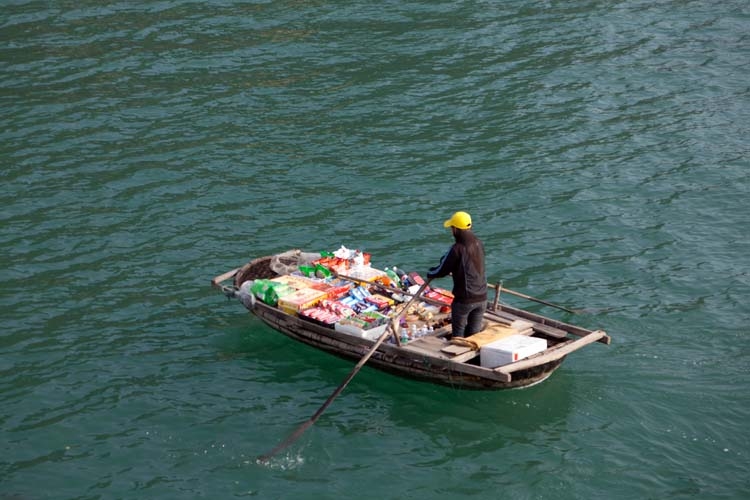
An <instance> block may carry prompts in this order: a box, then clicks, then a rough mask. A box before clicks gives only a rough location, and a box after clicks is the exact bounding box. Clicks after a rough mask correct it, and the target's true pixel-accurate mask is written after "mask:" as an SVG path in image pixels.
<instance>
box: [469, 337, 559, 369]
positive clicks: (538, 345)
mask: <svg viewBox="0 0 750 500" xmlns="http://www.w3.org/2000/svg"><path fill="white" fill-rule="evenodd" d="M545 349H547V341H546V340H545V339H540V338H537V337H527V336H526V335H511V336H510V337H505V338H504V339H500V340H496V341H494V342H490V343H489V344H485V345H483V346H482V348H481V349H480V350H479V362H480V364H481V365H482V366H483V367H485V368H497V367H498V366H502V365H507V364H508V363H513V362H515V361H518V360H520V359H523V358H528V357H529V356H531V355H532V354H536V353H538V352H542V351H544V350H545Z"/></svg>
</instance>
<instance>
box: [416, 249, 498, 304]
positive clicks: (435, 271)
mask: <svg viewBox="0 0 750 500" xmlns="http://www.w3.org/2000/svg"><path fill="white" fill-rule="evenodd" d="M467 245H473V246H474V251H475V252H476V253H477V256H479V257H481V258H480V259H478V260H479V262H472V259H470V258H469V255H468V252H467ZM449 274H452V275H453V297H454V300H456V301H457V302H463V303H474V302H483V301H486V300H487V278H486V276H485V273H484V245H483V244H482V242H481V241H480V240H479V238H477V237H476V236H473V235H471V236H470V237H469V238H466V241H464V242H463V243H459V242H456V243H454V244H453V246H451V247H450V249H449V250H448V251H447V252H446V253H445V255H443V256H442V257H441V258H440V264H438V265H437V266H435V267H433V268H431V269H430V270H429V271H428V272H427V277H428V278H430V279H432V278H442V277H443V276H448V275H449Z"/></svg>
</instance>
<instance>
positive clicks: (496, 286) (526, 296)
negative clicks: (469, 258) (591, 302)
mask: <svg viewBox="0 0 750 500" xmlns="http://www.w3.org/2000/svg"><path fill="white" fill-rule="evenodd" d="M490 286H492V285H490ZM499 287H500V285H499V284H498V285H494V286H493V288H495V289H496V290H498V289H499ZM502 290H503V292H505V293H509V294H511V295H515V296H516V297H521V298H522V299H526V300H531V301H532V302H538V303H540V304H544V305H545V306H550V307H554V308H556V309H561V310H563V311H565V312H569V313H571V314H578V313H579V312H581V311H576V310H574V309H568V308H567V307H563V306H558V305H557V304H553V303H551V302H547V301H546V300H542V299H537V298H536V297H532V296H530V295H526V294H525V293H521V292H516V291H515V290H511V289H510V288H506V287H502Z"/></svg>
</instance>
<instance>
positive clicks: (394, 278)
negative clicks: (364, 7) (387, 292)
mask: <svg viewBox="0 0 750 500" xmlns="http://www.w3.org/2000/svg"><path fill="white" fill-rule="evenodd" d="M393 269H396V268H395V267H394V268H393ZM393 269H388V268H387V267H386V268H385V274H387V275H388V278H389V279H390V280H391V286H392V287H394V288H398V287H400V286H401V280H400V279H399V277H398V274H396V273H395V272H394V270H393Z"/></svg>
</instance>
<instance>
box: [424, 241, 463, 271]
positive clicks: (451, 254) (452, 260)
mask: <svg viewBox="0 0 750 500" xmlns="http://www.w3.org/2000/svg"><path fill="white" fill-rule="evenodd" d="M457 259H458V256H457V255H456V252H455V250H454V248H453V247H450V249H449V250H448V251H447V252H445V254H444V255H443V256H442V257H440V264H438V265H437V266H435V267H431V268H430V270H429V271H427V278H428V279H433V278H442V277H443V276H448V275H449V274H450V273H451V272H453V269H454V268H455V266H456V262H457Z"/></svg>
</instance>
